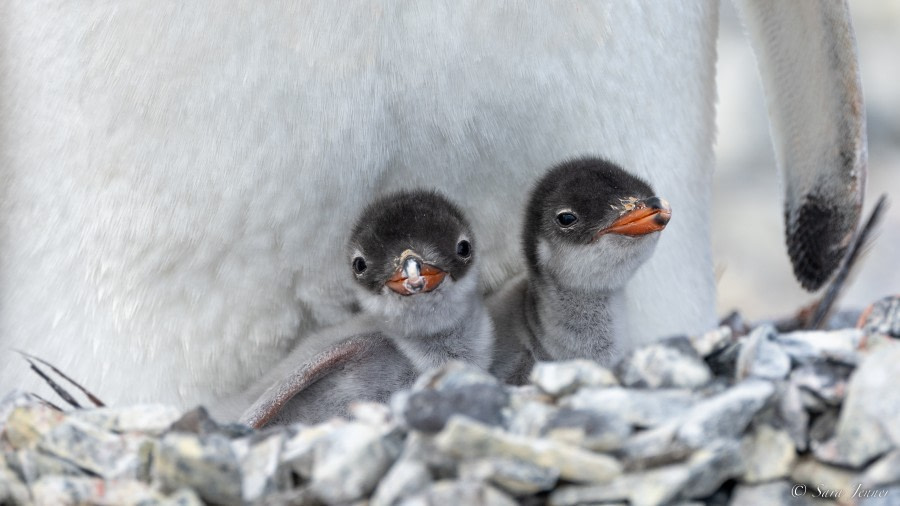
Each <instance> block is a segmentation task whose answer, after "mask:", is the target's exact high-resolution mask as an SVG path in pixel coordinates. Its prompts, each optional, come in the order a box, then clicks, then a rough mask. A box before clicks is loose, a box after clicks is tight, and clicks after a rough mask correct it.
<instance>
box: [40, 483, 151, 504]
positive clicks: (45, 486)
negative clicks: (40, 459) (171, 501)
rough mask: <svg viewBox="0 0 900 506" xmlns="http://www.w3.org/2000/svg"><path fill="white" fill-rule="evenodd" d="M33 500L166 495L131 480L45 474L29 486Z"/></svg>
mask: <svg viewBox="0 0 900 506" xmlns="http://www.w3.org/2000/svg"><path fill="white" fill-rule="evenodd" d="M31 493H32V496H33V497H34V503H35V504H122V505H125V504H162V503H163V502H164V501H165V500H166V497H165V496H164V495H162V494H160V493H159V492H157V491H155V490H153V488H152V487H150V485H147V484H146V483H142V482H139V481H134V480H113V481H104V480H102V479H100V478H89V477H86V476H85V477H75V476H45V477H43V478H41V479H39V480H38V481H37V482H35V483H34V485H33V486H32V487H31Z"/></svg>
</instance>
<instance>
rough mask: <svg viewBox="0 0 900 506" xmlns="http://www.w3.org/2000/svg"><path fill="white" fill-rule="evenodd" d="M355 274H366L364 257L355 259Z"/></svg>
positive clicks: (353, 263)
mask: <svg viewBox="0 0 900 506" xmlns="http://www.w3.org/2000/svg"><path fill="white" fill-rule="evenodd" d="M352 265H353V272H355V273H357V274H362V273H364V272H366V260H365V259H364V258H363V257H356V258H354V259H353V262H352Z"/></svg>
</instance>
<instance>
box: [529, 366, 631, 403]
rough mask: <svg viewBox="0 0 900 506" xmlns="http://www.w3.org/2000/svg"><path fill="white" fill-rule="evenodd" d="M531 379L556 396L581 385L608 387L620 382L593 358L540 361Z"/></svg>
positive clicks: (572, 390) (567, 392) (568, 392)
mask: <svg viewBox="0 0 900 506" xmlns="http://www.w3.org/2000/svg"><path fill="white" fill-rule="evenodd" d="M529 379H530V381H531V382H532V383H534V384H535V385H537V386H538V387H540V389H541V390H543V391H544V392H546V393H547V394H549V395H552V396H554V397H559V396H560V395H566V394H570V393H572V392H574V391H576V390H578V389H579V388H581V387H585V386H590V387H607V386H616V385H618V384H619V382H618V380H616V376H615V375H614V374H613V373H612V371H610V370H609V369H607V368H605V367H603V366H601V365H600V364H598V363H596V362H594V361H592V360H567V361H560V362H538V363H537V364H535V366H534V369H532V370H531V376H530V378H529Z"/></svg>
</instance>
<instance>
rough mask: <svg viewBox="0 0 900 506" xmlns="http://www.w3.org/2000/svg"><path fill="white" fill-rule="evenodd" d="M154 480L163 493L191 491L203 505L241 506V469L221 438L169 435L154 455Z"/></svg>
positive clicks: (160, 443) (228, 445) (223, 438)
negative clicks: (186, 489) (209, 503)
mask: <svg viewBox="0 0 900 506" xmlns="http://www.w3.org/2000/svg"><path fill="white" fill-rule="evenodd" d="M154 461H155V465H154V466H153V475H154V480H156V482H157V483H159V484H160V486H161V487H162V489H163V490H164V491H175V490H178V489H179V488H182V487H190V488H192V489H194V490H195V491H196V492H197V494H199V495H200V497H201V498H203V499H204V500H205V501H207V502H212V503H219V504H236V503H241V501H242V500H243V496H242V493H241V468H240V464H239V463H238V461H237V457H236V456H235V455H234V451H233V450H232V448H231V444H230V442H229V439H228V438H227V437H226V436H225V435H222V434H208V435H206V436H200V435H197V434H190V433H180V432H170V433H168V434H166V435H165V436H163V438H162V439H161V440H160V442H159V446H158V447H157V450H156V452H155V459H154Z"/></svg>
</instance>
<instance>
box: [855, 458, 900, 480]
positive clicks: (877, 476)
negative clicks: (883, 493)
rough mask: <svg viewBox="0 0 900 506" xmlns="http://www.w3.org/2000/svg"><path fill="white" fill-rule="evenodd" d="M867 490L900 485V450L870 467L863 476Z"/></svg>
mask: <svg viewBox="0 0 900 506" xmlns="http://www.w3.org/2000/svg"><path fill="white" fill-rule="evenodd" d="M861 483H862V486H863V487H865V488H875V487H883V486H885V485H890V484H892V483H898V484H900V450H894V451H892V452H890V453H888V454H887V455H885V456H883V457H881V458H880V459H878V460H877V461H876V462H875V463H873V464H872V465H870V466H869V467H868V468H867V469H866V471H865V472H864V473H863V475H862V481H861Z"/></svg>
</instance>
